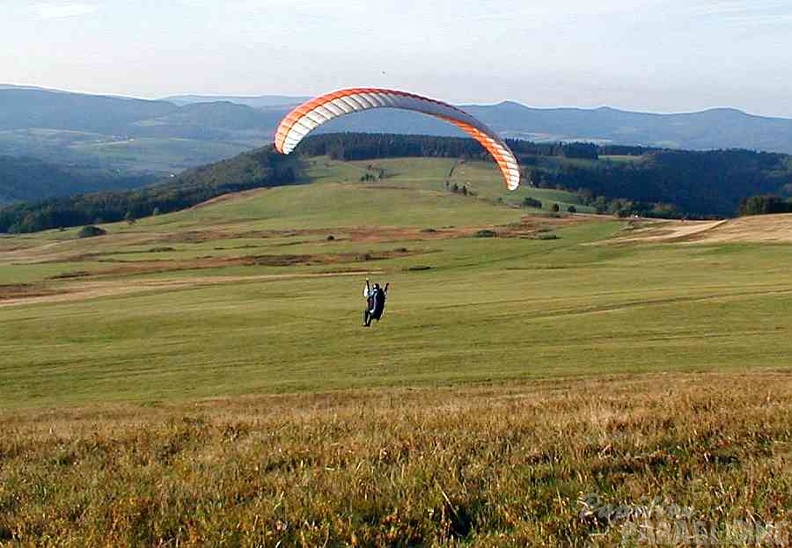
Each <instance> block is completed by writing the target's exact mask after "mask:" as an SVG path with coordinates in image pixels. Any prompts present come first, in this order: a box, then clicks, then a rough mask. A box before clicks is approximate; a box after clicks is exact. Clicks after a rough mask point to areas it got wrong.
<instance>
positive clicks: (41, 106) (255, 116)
mask: <svg viewBox="0 0 792 548" xmlns="http://www.w3.org/2000/svg"><path fill="white" fill-rule="evenodd" d="M305 99H306V97H288V96H281V95H273V96H268V95H262V96H256V97H240V96H217V97H216V96H205V95H183V96H174V97H170V98H165V99H156V100H150V99H137V98H129V97H118V96H111V95H88V94H82V93H73V92H69V91H63V90H48V89H42V88H36V87H32V86H15V85H9V84H0V156H4V157H5V160H4V163H5V165H6V166H7V167H8V169H7V172H6V174H7V176H6V178H5V179H4V180H3V181H2V185H3V192H0V202H3V201H10V200H15V199H21V198H22V197H23V196H24V198H23V199H35V198H37V197H46V196H48V195H54V194H63V193H69V189H70V188H71V187H70V184H71V183H70V181H71V180H72V179H71V178H70V177H71V176H72V175H73V174H75V173H79V174H85V173H91V174H92V176H93V175H95V174H100V177H105V176H106V178H107V188H118V185H119V184H120V183H124V182H128V183H129V184H131V185H132V184H140V183H142V182H144V181H151V180H154V179H161V178H164V177H170V176H173V175H175V174H177V173H180V172H181V171H183V170H185V169H188V168H191V167H197V166H201V165H205V164H209V163H212V162H217V161H219V160H222V159H225V158H229V157H232V156H234V155H236V154H239V153H242V152H244V151H247V150H250V149H253V148H257V147H262V146H266V145H268V144H269V143H271V141H272V137H273V134H274V132H275V129H276V127H277V124H278V122H279V121H280V120H281V118H282V117H283V116H284V115H285V114H286V113H287V112H288V111H289V110H290V109H292V108H293V107H294V106H295V105H296V104H299V103H300V102H302V101H303V100H305ZM462 108H463V109H465V110H466V111H468V112H469V113H470V114H472V115H474V116H476V117H478V118H479V119H481V120H482V121H483V122H484V123H486V124H487V125H489V126H490V127H492V128H493V129H494V130H496V131H497V132H499V133H500V134H501V135H503V136H504V137H507V138H512V139H521V140H528V141H536V142H574V141H587V142H593V143H597V144H619V145H621V144H623V145H638V146H645V147H660V148H670V149H686V150H718V149H748V150H757V151H765V152H782V153H787V154H792V120H790V119H786V118H769V117H762V116H754V115H750V114H746V113H744V112H741V111H739V110H735V109H724V108H719V109H710V110H706V111H702V112H694V113H683V114H652V113H639V112H628V111H623V110H618V109H614V108H610V107H601V108H596V109H580V108H531V107H527V106H524V105H521V104H519V103H515V102H510V101H506V102H502V103H499V104H495V105H462ZM332 132H366V133H383V134H385V133H387V134H414V135H416V134H417V135H436V136H463V134H462V133H461V132H460V130H458V129H457V128H456V127H455V126H453V125H451V124H448V123H446V122H444V121H441V120H437V119H435V118H431V117H428V116H424V115H422V114H418V113H415V112H407V111H401V110H393V109H377V110H370V111H366V112H362V113H356V114H351V115H348V116H344V117H341V118H338V119H336V120H333V121H331V122H329V123H327V124H325V125H323V126H322V127H320V128H319V129H318V130H317V133H332ZM298 150H299V149H298ZM13 158H25V160H24V161H19V162H14V160H13ZM31 159H36V160H39V161H40V163H39V164H36V163H34V162H32V161H31ZM12 164H13V168H11V167H9V166H12ZM43 164H46V165H47V166H53V167H52V169H53V170H54V169H56V168H58V166H61V168H63V169H60V168H58V169H57V172H58V173H59V175H58V177H57V178H58V180H59V184H58V185H55V186H53V185H52V184H50V183H49V182H48V181H46V180H44V179H42V178H41V174H45V173H47V169H42V167H41V166H42V165H43ZM26 169H27V170H29V171H30V173H29V174H25V173H24V170H26ZM9 173H13V174H14V176H13V177H11V176H10V175H8V174H9ZM53 173H54V171H53ZM102 174H106V175H102ZM73 180H74V181H75V182H78V181H79V180H80V178H79V177H77V178H75V179H73ZM85 182H86V184H80V185H78V186H75V188H74V190H73V191H74V192H80V191H85V190H86V189H96V190H101V189H102V188H103V186H102V184H101V181H100V180H97V179H95V178H93V177H92V178H91V180H90V183H88V179H87V178H86V179H85ZM56 190H57V192H55V191H56Z"/></svg>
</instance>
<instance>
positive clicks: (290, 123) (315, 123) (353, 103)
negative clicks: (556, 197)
mask: <svg viewBox="0 0 792 548" xmlns="http://www.w3.org/2000/svg"><path fill="white" fill-rule="evenodd" d="M373 108H396V109H405V110H412V111H416V112H421V113H423V114H428V115H429V116H434V117H435V118H439V119H441V120H445V121H447V122H450V123H452V124H454V125H456V126H457V127H459V128H460V129H462V130H463V131H465V132H466V133H467V134H469V135H470V136H471V137H473V138H474V139H475V140H476V141H478V142H479V143H481V145H482V146H483V147H484V148H485V149H486V150H487V151H488V152H489V153H490V154H491V155H492V157H493V158H494V159H495V162H496V163H497V164H498V167H499V168H500V171H501V174H502V175H503V179H504V181H505V183H506V187H507V188H508V189H509V190H515V189H516V188H517V187H518V186H519V185H520V166H519V164H518V163H517V158H515V156H514V153H513V152H512V151H511V150H510V149H509V147H508V146H507V145H506V143H505V142H504V141H503V139H501V138H500V137H499V136H498V134H497V133H495V132H494V131H492V130H491V129H489V128H488V127H487V126H486V125H484V124H483V123H482V122H481V121H479V120H477V119H476V118H474V117H473V116H471V115H470V114H468V113H467V112H465V111H463V110H461V109H459V108H457V107H454V106H452V105H449V104H447V103H443V102H442V101H437V100H435V99H429V98H428V97H422V96H420V95H416V94H414V93H408V92H405V91H396V90H392V89H381V88H350V89H343V90H340V91H335V92H332V93H328V94H326V95H322V96H320V97H316V98H314V99H311V100H310V101H307V102H305V103H303V104H302V105H300V106H298V107H297V108H295V109H294V110H292V111H291V112H290V113H289V114H287V115H286V116H285V117H284V118H283V120H281V122H280V124H279V125H278V129H277V130H276V132H275V143H274V144H275V149H276V150H277V151H278V152H280V153H282V154H289V153H290V152H291V151H293V150H294V148H295V147H296V146H297V145H298V144H299V143H300V141H301V140H302V139H303V138H304V137H305V136H306V135H308V134H309V133H310V132H311V131H313V130H314V129H316V128H317V127H319V126H320V125H322V124H324V123H325V122H329V121H330V120H332V119H334V118H337V117H339V116H343V115H345V114H351V113H353V112H361V111H364V110H369V109H373Z"/></svg>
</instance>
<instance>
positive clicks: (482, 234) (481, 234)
mask: <svg viewBox="0 0 792 548" xmlns="http://www.w3.org/2000/svg"><path fill="white" fill-rule="evenodd" d="M497 235H498V233H497V232H495V231H494V230H488V229H486V228H485V229H483V230H479V231H478V232H476V233H475V234H474V236H475V237H476V238H494V237H495V236H497Z"/></svg>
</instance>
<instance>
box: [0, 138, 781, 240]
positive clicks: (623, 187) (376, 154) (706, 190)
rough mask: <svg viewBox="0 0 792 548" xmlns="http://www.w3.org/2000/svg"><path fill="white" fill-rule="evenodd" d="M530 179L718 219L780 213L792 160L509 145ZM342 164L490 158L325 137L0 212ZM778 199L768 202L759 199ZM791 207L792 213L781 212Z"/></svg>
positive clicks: (622, 206) (193, 190)
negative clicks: (290, 150) (317, 162)
mask: <svg viewBox="0 0 792 548" xmlns="http://www.w3.org/2000/svg"><path fill="white" fill-rule="evenodd" d="M508 144H509V146H510V147H511V148H512V150H513V151H514V153H515V155H516V156H517V157H518V159H519V161H520V165H521V166H522V168H523V170H524V178H523V180H524V181H531V182H532V184H533V185H535V186H537V187H541V188H557V189H563V190H568V191H573V192H576V193H578V194H579V195H580V196H581V198H582V200H583V202H584V203H586V204H589V205H592V206H594V207H595V208H596V210H597V211H599V212H601V213H612V214H616V215H620V216H627V215H642V216H654V217H676V218H718V217H729V216H734V215H738V214H755V213H766V212H775V211H778V210H779V208H783V207H786V206H785V205H783V204H787V202H786V201H785V200H786V197H787V195H788V194H789V192H790V190H792V157H790V156H788V155H785V154H780V153H769V152H755V151H749V150H738V149H734V150H731V149H730V150H713V151H685V150H672V149H657V148H649V147H640V146H622V145H607V144H606V145H601V144H593V143H533V142H529V141H520V140H509V141H508ZM313 156H328V157H330V158H332V159H336V160H367V159H377V158H390V157H448V158H464V159H481V160H489V155H488V153H487V152H486V151H485V150H484V149H483V148H482V147H481V146H480V145H479V144H478V143H477V142H475V141H473V140H472V139H467V138H461V137H433V136H423V135H394V134H367V133H335V134H319V135H314V136H310V137H308V138H307V139H305V140H304V141H303V142H302V143H301V144H300V147H299V149H298V152H297V153H296V154H295V155H292V156H282V155H279V154H277V153H276V152H275V151H274V150H273V149H272V148H271V147H264V148H261V149H257V150H254V151H251V152H246V153H243V154H240V155H238V156H236V157H234V158H231V159H228V160H223V161H221V162H217V163H213V164H209V165H206V166H203V167H199V168H194V169H189V170H186V171H184V172H182V173H181V174H179V175H177V176H175V177H172V178H169V179H167V180H165V181H162V182H159V183H157V184H154V185H150V186H146V187H141V188H137V189H134V190H110V191H102V192H93V193H88V194H77V195H73V196H67V197H56V198H49V199H45V200H40V201H34V202H17V203H13V204H10V205H6V206H4V207H2V208H0V232H6V233H21V232H34V231H39V230H45V229H50V228H59V227H69V226H80V225H85V224H89V223H97V222H112V221H120V220H124V219H126V220H133V219H137V218H141V217H145V216H149V215H154V214H157V213H167V212H171V211H177V210H180V209H184V208H188V207H192V206H194V205H196V204H198V203H201V202H203V201H205V200H208V199H211V198H214V197H217V196H220V195H222V194H226V193H229V192H238V191H241V190H247V189H252V188H259V187H269V186H278V185H285V184H292V183H294V182H295V181H297V180H298V179H299V178H300V175H301V173H300V162H299V159H300V157H313ZM762 196H764V197H769V198H766V199H764V201H762V200H761V199H760V198H757V197H762ZM779 204H782V205H779Z"/></svg>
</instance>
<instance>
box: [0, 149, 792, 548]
mask: <svg viewBox="0 0 792 548" xmlns="http://www.w3.org/2000/svg"><path fill="white" fill-rule="evenodd" d="M304 161H305V163H306V165H305V166H304V171H303V174H304V177H305V178H304V179H303V180H301V183H302V184H299V185H289V186H280V187H276V188H268V189H254V190H248V191H244V192H241V193H234V194H230V195H226V196H225V197H223V198H219V199H214V200H211V201H209V202H205V203H203V204H200V205H198V206H197V207H193V208H190V209H186V210H183V211H180V212H177V213H172V214H163V215H157V216H152V217H149V218H146V219H140V220H138V221H137V222H134V223H130V222H121V223H112V224H104V225H103V226H102V228H103V229H104V230H106V232H107V234H106V235H103V236H97V237H93V238H79V237H78V230H77V229H66V230H62V231H60V230H53V231H47V232H42V233H37V234H28V235H16V236H4V237H2V238H0V324H2V325H3V330H4V331H3V337H2V338H0V393H1V394H2V396H3V397H2V398H0V427H2V432H3V435H2V436H0V480H2V484H1V485H2V490H0V508H2V512H0V543H11V544H12V545H13V544H22V545H26V544H31V545H35V544H40V543H41V542H42V541H46V539H58V541H57V542H59V543H63V544H69V545H77V546H84V545H94V544H103V545H104V544H109V545H114V546H115V545H118V546H127V545H146V546H149V545H151V546H165V545H174V546H176V545H178V546H181V545H184V546H202V545H207V544H208V545H224V544H232V545H241V546H246V545H251V546H252V545H265V546H269V545H278V544H280V545H283V546H291V545H294V546H301V545H308V546H318V545H364V546H368V545H371V546H392V545H432V546H449V545H470V546H478V545H482V546H516V545H519V546H531V545H538V546H542V545H546V546H582V545H588V544H591V543H592V542H594V543H597V544H600V545H619V544H629V545H632V544H642V543H646V542H645V539H647V538H650V539H651V542H652V543H654V544H658V545H667V544H685V543H688V544H689V542H690V539H691V538H696V540H697V541H699V540H700V541H701V543H705V542H706V543H708V544H730V545H734V544H737V545H741V544H757V545H758V544H770V543H771V542H772V543H774V544H778V545H788V544H789V543H788V539H789V538H790V537H789V534H790V530H789V515H790V508H792V495H791V493H792V489H790V478H792V464H791V463H790V459H789V447H790V443H792V433H790V429H789V424H790V420H791V419H792V405H790V402H792V380H790V379H791V376H790V365H789V355H790V352H792V337H790V336H789V335H790V332H792V316H790V314H788V310H789V307H790V306H792V282H791V281H790V277H789V273H788V270H789V269H788V256H789V246H788V244H787V245H784V244H779V243H774V244H772V245H767V244H760V243H756V242H753V241H751V240H750V239H749V240H740V239H732V240H721V241H718V240H713V241H697V240H695V239H692V240H690V241H684V242H675V241H665V242H658V241H654V240H651V239H649V238H651V237H653V235H657V234H658V233H662V232H663V229H665V230H666V232H669V231H674V230H678V229H680V227H685V226H687V225H693V224H695V225H697V226H701V225H699V224H698V223H691V222H681V221H654V222H653V223H652V224H651V225H650V226H646V225H643V224H640V225H636V223H635V222H634V221H633V220H617V219H614V218H606V217H603V216H589V215H579V214H575V215H567V214H561V215H558V216H554V215H551V214H549V213H548V212H542V211H538V210H535V209H529V208H515V207H511V206H510V205H509V204H506V203H501V202H498V201H497V200H493V199H491V197H493V196H497V195H498V194H499V193H500V192H502V187H501V186H500V185H501V182H500V181H499V180H498V176H497V172H496V170H495V169H494V167H493V166H492V165H491V164H485V163H483V162H474V161H470V162H466V163H464V164H462V165H458V164H457V161H456V159H453V158H411V159H404V158H401V159H382V160H376V161H375V163H376V166H377V167H379V168H382V169H384V170H385V173H386V175H387V176H386V177H384V178H382V179H381V180H377V181H370V180H365V181H361V180H360V177H361V175H364V174H366V173H368V172H370V171H371V168H370V165H371V164H372V160H361V161H352V162H341V161H334V160H331V159H329V158H326V157H315V158H309V159H304ZM452 167H453V168H454V170H453V171H454V173H453V176H454V177H456V178H457V179H455V180H457V181H459V182H463V181H467V182H468V183H469V184H470V188H471V190H473V191H474V192H473V193H469V194H468V195H461V194H459V193H453V192H449V191H448V190H447V189H446V188H445V187H444V182H445V180H446V179H447V178H448V177H449V172H450V171H451V168H452ZM526 190H529V189H526ZM546 191H547V190H546ZM547 192H549V191H547ZM554 192H558V191H554ZM557 197H561V196H560V195H557ZM776 220H777V221H778V222H784V220H786V222H787V224H788V223H789V217H788V216H787V217H785V218H777V219H776ZM752 222H755V220H753V219H751V220H750V222H748V223H740V224H739V225H738V226H736V227H734V228H735V229H737V230H738V232H740V233H746V232H749V231H751V230H753V229H757V230H765V229H766V228H768V227H767V226H766V225H760V226H757V227H754V228H753V229H752V228H751V227H750V226H748V225H750V224H751V223H752ZM704 226H706V225H704ZM726 226H728V224H727V225H726ZM644 229H646V231H647V232H643V230H644ZM711 232H713V233H715V234H717V232H718V230H715V229H713V230H711ZM628 235H637V236H638V237H639V238H640V237H641V236H642V235H643V236H645V237H646V238H647V239H646V240H645V241H640V239H636V240H633V241H625V240H624V239H623V237H624V236H628ZM721 236H724V234H721ZM366 277H370V278H372V280H376V281H388V282H390V283H391V290H390V291H391V293H390V296H389V304H388V307H387V309H386V313H385V316H384V318H383V320H382V322H380V323H379V324H376V325H375V326H374V327H372V328H369V329H363V328H362V327H360V312H361V309H362V307H363V301H362V299H361V296H360V288H361V285H362V283H363V281H364V279H365V278H366ZM746 517H747V518H748V519H746ZM768 524H769V525H768ZM765 525H768V526H767V527H765ZM702 530H706V537H703V536H702V535H703V534H704V533H702ZM768 531H769V533H768ZM649 535H651V536H649ZM672 535H677V536H672ZM692 535H696V536H695V537H692ZM768 535H772V537H770V536H768ZM42 539H43V540H42ZM746 539H748V540H747V541H746ZM779 539H780V540H779ZM776 541H777V542H776Z"/></svg>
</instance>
